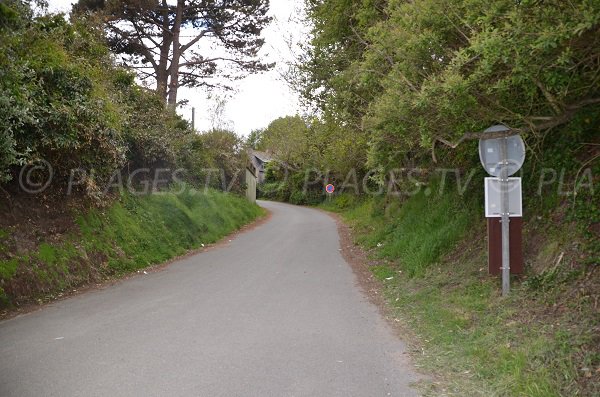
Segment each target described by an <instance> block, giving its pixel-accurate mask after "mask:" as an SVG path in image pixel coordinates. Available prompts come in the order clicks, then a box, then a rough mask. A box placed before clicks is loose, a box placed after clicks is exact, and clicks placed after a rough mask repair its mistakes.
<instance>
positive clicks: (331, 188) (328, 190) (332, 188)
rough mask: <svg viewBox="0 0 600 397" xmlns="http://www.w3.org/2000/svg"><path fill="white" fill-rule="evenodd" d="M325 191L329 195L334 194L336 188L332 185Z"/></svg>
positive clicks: (326, 187)
mask: <svg viewBox="0 0 600 397" xmlns="http://www.w3.org/2000/svg"><path fill="white" fill-rule="evenodd" d="M325 191H326V192H327V193H329V194H331V193H333V192H334V191H335V186H333V185H332V184H331V183H330V184H329V185H327V186H325Z"/></svg>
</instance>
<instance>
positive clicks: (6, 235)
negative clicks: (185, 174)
mask: <svg viewBox="0 0 600 397" xmlns="http://www.w3.org/2000/svg"><path fill="white" fill-rule="evenodd" d="M263 213H264V212H263V210H262V209H261V208H260V207H258V206H257V205H255V204H250V203H249V202H248V201H246V200H245V199H244V198H242V197H239V196H236V195H233V194H223V193H220V192H216V191H207V192H203V193H200V192H196V191H194V190H190V189H186V190H184V191H182V192H164V193H161V194H153V195H147V196H132V195H122V196H121V197H120V198H119V199H118V200H117V201H115V202H114V203H113V204H112V205H111V206H110V207H108V208H105V209H91V210H85V211H80V212H79V213H78V214H68V215H66V216H68V217H69V218H70V219H69V220H68V221H67V220H64V219H63V220H61V221H62V223H63V224H64V223H69V222H70V223H71V224H72V227H70V228H69V230H68V232H66V233H64V234H60V233H52V232H50V233H49V232H48V230H44V231H43V233H42V230H37V231H34V232H33V233H31V227H30V226H29V225H28V228H27V229H28V230H27V231H28V232H30V233H29V234H27V235H26V236H27V238H23V236H24V233H22V232H21V231H20V229H19V225H15V226H13V227H11V228H9V229H8V230H2V231H1V233H0V309H2V308H3V309H4V310H5V311H7V310H9V309H11V308H12V309H14V308H17V307H18V306H19V305H22V304H25V303H30V302H32V301H37V302H39V303H41V302H43V301H47V300H52V299H54V298H56V297H59V296H62V294H63V293H64V292H66V291H70V290H71V289H73V288H76V287H79V286H82V285H86V284H90V283H94V282H98V281H102V280H105V279H108V278H113V277H117V276H120V275H123V274H127V273H129V272H132V271H135V270H138V269H142V268H144V267H147V266H151V265H155V264H159V263H162V262H164V261H167V260H169V259H171V258H173V257H176V256H179V255H182V254H184V253H185V252H187V251H188V250H191V249H196V248H199V247H201V246H203V245H206V244H210V243H214V242H216V241H217V240H219V239H220V238H222V237H224V236H226V235H228V234H230V233H231V232H233V231H235V230H238V229H239V228H241V227H242V226H243V225H245V224H247V223H249V222H251V221H253V220H254V219H256V218H257V217H258V216H260V215H262V214H263ZM54 223H57V222H54ZM49 228H50V229H51V230H53V228H54V227H49ZM44 229H48V227H47V226H46V227H45V228H44ZM24 240H26V241H24Z"/></svg>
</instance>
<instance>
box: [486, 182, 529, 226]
mask: <svg viewBox="0 0 600 397" xmlns="http://www.w3.org/2000/svg"><path fill="white" fill-rule="evenodd" d="M501 193H502V190H501V184H500V178H485V217H486V218H500V217H501V216H502V212H501V208H502V194H501ZM508 212H509V213H510V216H511V217H521V216H523V194H522V190H521V178H508Z"/></svg>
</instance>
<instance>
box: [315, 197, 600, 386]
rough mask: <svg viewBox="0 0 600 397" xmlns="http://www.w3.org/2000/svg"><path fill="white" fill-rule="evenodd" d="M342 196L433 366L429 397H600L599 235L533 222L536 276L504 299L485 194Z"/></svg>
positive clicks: (424, 361)
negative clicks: (482, 204) (594, 252)
mask: <svg viewBox="0 0 600 397" xmlns="http://www.w3.org/2000/svg"><path fill="white" fill-rule="evenodd" d="M431 192H432V190H431V188H430V189H423V190H422V191H421V192H420V193H419V194H417V195H415V196H412V197H410V198H407V199H405V200H400V199H399V198H394V199H389V198H388V199H384V198H369V199H363V200H360V199H356V198H348V197H344V196H339V197H338V198H337V199H335V200H333V201H332V202H331V203H327V204H325V205H324V207H325V208H326V209H329V210H333V211H336V212H339V213H341V214H342V216H343V218H344V219H345V220H346V222H347V223H348V224H349V225H350V226H351V227H352V229H353V231H354V234H355V237H356V241H357V243H358V244H360V245H362V246H363V247H364V248H366V249H368V250H369V252H370V253H371V260H372V263H371V265H370V269H371V271H372V273H373V274H374V276H375V277H377V278H378V279H380V280H381V281H382V283H383V285H384V293H385V296H386V297H387V302H388V305H389V307H390V310H391V311H392V313H393V314H394V315H395V316H396V317H397V318H398V319H400V323H402V324H404V325H405V326H406V327H407V329H408V331H409V333H410V334H411V335H413V338H411V339H412V343H413V344H414V345H415V346H414V347H415V350H416V351H418V352H419V353H418V354H415V361H416V364H417V365H418V366H420V367H422V368H423V369H424V370H425V371H426V372H429V373H433V374H434V375H435V376H434V378H435V381H433V382H431V383H428V384H425V385H423V389H424V393H425V395H431V396H434V395H435V396H438V395H448V396H539V397H551V396H596V395H600V351H599V346H600V337H599V335H600V332H599V331H600V321H599V320H600V318H599V316H598V292H599V288H598V287H599V286H600V277H599V275H598V271H597V264H594V263H591V262H590V260H589V258H590V255H589V252H588V251H589V250H588V249H589V247H590V246H591V245H593V240H590V238H589V236H586V235H585V233H582V231H581V228H579V227H578V226H577V223H575V222H568V221H566V220H565V221H563V222H560V223H557V222H556V221H555V219H552V220H545V218H542V217H537V216H534V217H532V218H533V219H532V220H529V221H528V222H527V224H526V230H525V236H527V240H528V241H526V244H525V250H526V252H525V256H526V267H527V274H526V275H525V276H523V277H519V278H515V279H513V283H512V293H511V295H510V297H508V298H502V297H501V296H500V292H499V285H500V284H499V280H498V279H496V278H494V277H490V276H488V274H487V253H486V244H485V235H486V230H485V221H484V220H483V218H482V217H481V215H479V212H480V209H479V205H478V203H479V201H478V198H475V199H472V200H470V201H469V199H465V198H464V197H460V196H458V194H454V193H443V194H430V193H431Z"/></svg>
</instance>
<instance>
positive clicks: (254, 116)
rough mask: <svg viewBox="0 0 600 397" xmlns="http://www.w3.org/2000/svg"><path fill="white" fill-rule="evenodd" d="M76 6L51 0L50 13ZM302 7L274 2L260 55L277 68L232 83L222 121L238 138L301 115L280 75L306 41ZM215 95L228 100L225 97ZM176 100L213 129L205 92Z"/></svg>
mask: <svg viewBox="0 0 600 397" xmlns="http://www.w3.org/2000/svg"><path fill="white" fill-rule="evenodd" d="M74 2H76V0H49V1H48V3H49V11H50V12H65V13H68V12H69V11H70V10H71V5H72V3H74ZM302 3H303V1H298V0H271V7H270V11H269V14H270V15H271V16H272V17H273V22H272V23H271V25H270V26H269V27H268V28H266V29H265V30H263V37H264V38H265V40H266V42H265V45H264V47H263V49H262V50H261V54H262V56H263V57H264V58H263V59H264V61H268V62H276V63H277V66H276V67H275V69H273V70H271V71H269V72H265V73H261V74H256V75H251V76H248V77H246V78H245V79H243V80H239V81H236V82H234V83H233V86H234V87H235V92H233V93H230V94H228V96H227V97H225V99H226V100H227V105H226V108H225V112H224V115H223V119H224V121H226V124H227V125H228V126H229V127H231V128H233V129H234V130H235V131H236V132H237V133H238V134H241V135H248V134H249V133H250V131H251V130H253V129H256V128H263V127H266V126H267V125H268V124H269V123H270V122H271V121H273V120H275V119H276V118H278V117H282V116H286V115H294V114H296V113H299V112H300V108H299V104H298V98H297V95H296V94H295V93H294V92H292V90H291V89H290V88H289V87H288V86H287V84H286V83H285V82H284V81H283V80H282V79H281V77H280V75H281V73H282V72H283V71H285V70H286V69H287V66H286V62H287V61H290V60H292V59H293V54H292V51H294V50H293V49H292V50H291V49H290V48H289V46H288V44H287V42H288V41H290V40H291V41H292V42H293V43H294V44H295V43H296V42H297V41H298V40H300V39H301V37H303V33H302V32H303V31H304V28H302V26H301V25H300V24H298V23H297V22H294V20H296V17H297V16H298V14H299V13H300V12H301V8H300V7H302ZM214 94H216V95H220V96H225V93H219V92H215V93H214ZM177 99H178V100H184V99H187V100H188V101H189V104H188V105H187V106H184V107H181V108H180V109H179V113H180V114H182V115H183V117H185V118H186V119H188V120H191V117H192V107H195V108H196V129H197V130H200V131H202V130H207V129H209V128H210V127H211V123H210V119H211V117H210V112H211V110H210V109H211V107H212V106H213V104H212V103H211V101H210V100H209V99H208V98H207V93H206V92H205V91H204V90H203V89H201V88H199V89H188V88H180V89H179V95H178V98H177Z"/></svg>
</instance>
